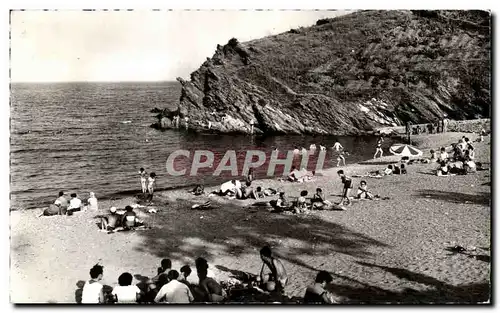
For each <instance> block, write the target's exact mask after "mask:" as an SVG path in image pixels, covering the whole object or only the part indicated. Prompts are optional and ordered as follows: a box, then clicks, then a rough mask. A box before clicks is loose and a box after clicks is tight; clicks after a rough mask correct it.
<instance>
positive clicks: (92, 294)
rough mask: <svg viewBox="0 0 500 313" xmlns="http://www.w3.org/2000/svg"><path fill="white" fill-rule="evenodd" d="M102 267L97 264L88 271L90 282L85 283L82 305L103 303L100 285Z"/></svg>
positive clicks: (101, 286)
mask: <svg viewBox="0 0 500 313" xmlns="http://www.w3.org/2000/svg"><path fill="white" fill-rule="evenodd" d="M103 272H104V271H103V267H102V266H101V265H99V264H96V265H94V266H93V267H92V268H91V269H90V280H89V281H87V282H86V283H85V285H84V286H83V291H82V303H83V304H87V303H104V292H103V288H104V286H103V285H102V284H101V283H100V281H101V280H102V276H103Z"/></svg>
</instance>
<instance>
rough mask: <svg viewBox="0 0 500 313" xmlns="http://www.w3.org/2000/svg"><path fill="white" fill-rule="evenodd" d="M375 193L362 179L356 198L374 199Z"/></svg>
mask: <svg viewBox="0 0 500 313" xmlns="http://www.w3.org/2000/svg"><path fill="white" fill-rule="evenodd" d="M373 198H374V195H373V194H372V193H371V192H369V191H368V187H367V185H366V181H364V180H362V181H361V182H360V183H359V187H358V192H357V194H356V199H368V200H373Z"/></svg>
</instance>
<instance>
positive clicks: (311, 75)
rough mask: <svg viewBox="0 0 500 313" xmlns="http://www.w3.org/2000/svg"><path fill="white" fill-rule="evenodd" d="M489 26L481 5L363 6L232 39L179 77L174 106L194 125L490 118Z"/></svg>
mask: <svg viewBox="0 0 500 313" xmlns="http://www.w3.org/2000/svg"><path fill="white" fill-rule="evenodd" d="M489 25H490V14H489V13H488V12H484V11H414V12H410V11H364V12H357V13H353V14H350V15H345V16H341V17H338V18H335V19H327V20H319V21H318V22H317V23H316V26H313V27H309V28H300V29H292V30H290V31H289V32H287V33H283V34H279V35H276V36H271V37H266V38H262V39H259V40H254V41H250V42H246V43H238V41H237V40H236V39H231V40H230V41H229V42H228V44H226V45H225V46H220V45H219V46H217V50H216V52H215V54H214V56H213V57H212V58H211V59H207V61H206V62H204V63H203V65H202V66H201V67H200V68H199V69H198V70H196V71H195V72H193V73H192V74H191V79H190V81H185V80H183V79H181V78H178V81H179V82H180V83H181V84H182V94H181V98H180V101H179V105H178V110H176V112H175V114H180V115H181V116H188V117H189V127H190V128H195V129H199V130H202V129H207V128H208V122H209V121H210V124H211V129H212V130H216V131H221V132H250V130H251V123H252V121H253V123H254V125H255V132H256V133H259V132H265V133H318V134H321V133H322V134H359V133H363V132H367V131H370V130H372V129H374V128H375V127H380V126H396V125H402V124H403V123H405V122H406V121H412V122H413V123H424V122H428V121H435V120H436V119H438V118H441V117H442V116H443V115H444V114H446V115H447V116H449V117H450V118H452V119H470V118H479V117H489V114H490V106H491V96H490V70H491V68H490V27H489ZM175 114H174V115H175ZM170 115H172V112H164V113H162V114H159V119H160V120H161V119H162V118H163V123H160V124H162V126H163V127H168V126H169V124H170V123H169V122H168V121H167V117H168V116H170ZM182 121H183V119H181V124H182ZM181 126H182V125H181Z"/></svg>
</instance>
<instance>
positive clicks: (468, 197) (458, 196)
mask: <svg viewBox="0 0 500 313" xmlns="http://www.w3.org/2000/svg"><path fill="white" fill-rule="evenodd" d="M417 196H419V197H426V198H429V197H430V198H433V199H438V200H443V201H447V202H451V203H471V204H480V205H486V206H490V205H491V194H490V193H487V192H479V193H477V194H466V193H459V192H452V191H440V190H431V189H421V190H418V194H417Z"/></svg>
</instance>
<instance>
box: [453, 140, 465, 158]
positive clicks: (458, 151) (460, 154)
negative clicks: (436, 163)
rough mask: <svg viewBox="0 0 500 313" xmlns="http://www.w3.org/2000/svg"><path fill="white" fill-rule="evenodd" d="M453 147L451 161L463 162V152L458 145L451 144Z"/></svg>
mask: <svg viewBox="0 0 500 313" xmlns="http://www.w3.org/2000/svg"><path fill="white" fill-rule="evenodd" d="M452 147H453V159H454V160H455V161H463V160H464V152H463V151H462V148H461V147H460V145H458V144H452Z"/></svg>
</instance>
